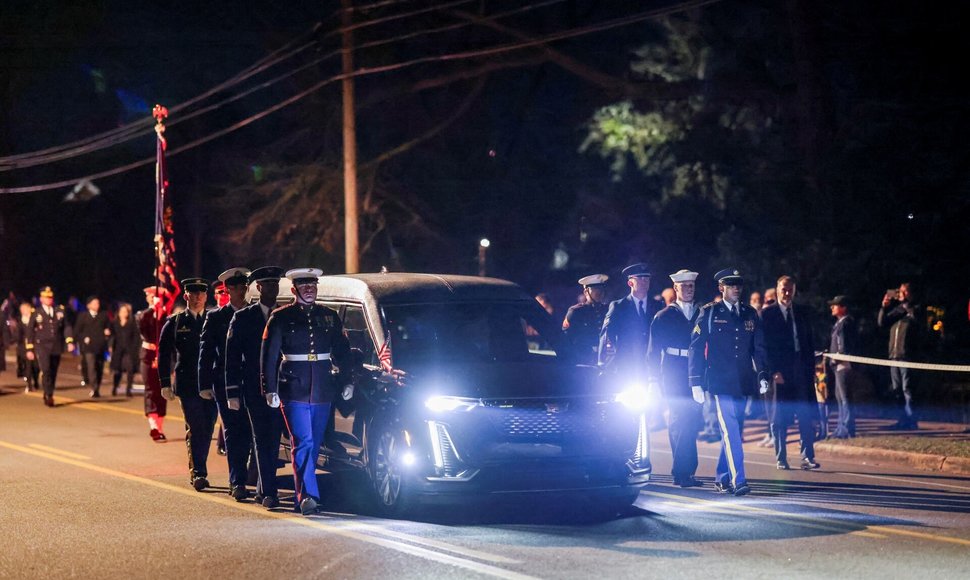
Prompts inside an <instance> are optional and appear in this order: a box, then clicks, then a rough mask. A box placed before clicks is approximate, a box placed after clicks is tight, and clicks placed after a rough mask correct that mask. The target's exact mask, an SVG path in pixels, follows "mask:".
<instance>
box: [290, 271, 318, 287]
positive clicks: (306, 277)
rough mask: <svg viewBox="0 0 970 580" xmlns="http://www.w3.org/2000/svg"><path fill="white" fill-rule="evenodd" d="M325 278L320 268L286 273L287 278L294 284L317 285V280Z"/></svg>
mask: <svg viewBox="0 0 970 580" xmlns="http://www.w3.org/2000/svg"><path fill="white" fill-rule="evenodd" d="M320 276H323V270H321V269H320V268H294V269H292V270H287V271H286V277H287V278H289V279H290V280H292V281H293V283H294V284H309V283H311V282H312V283H313V284H316V283H317V278H319V277H320Z"/></svg>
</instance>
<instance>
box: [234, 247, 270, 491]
mask: <svg viewBox="0 0 970 580" xmlns="http://www.w3.org/2000/svg"><path fill="white" fill-rule="evenodd" d="M282 276H283V269H282V268H276V267H273V266H268V267H263V268H257V269H255V270H253V272H252V273H251V274H250V275H249V278H248V282H249V283H250V284H253V283H255V284H256V289H257V290H258V291H259V302H257V303H256V304H251V305H250V306H247V307H246V308H243V309H241V310H237V311H236V313H235V314H233V316H232V320H231V321H230V322H229V333H228V335H227V338H226V396H227V397H228V398H229V400H230V401H231V400H232V399H234V398H241V399H242V408H243V409H244V410H245V412H246V414H247V416H248V417H249V424H250V428H251V430H252V433H253V439H254V444H255V449H256V463H257V467H258V470H259V479H258V481H257V482H256V498H255V499H256V502H257V503H262V504H263V506H264V507H266V508H269V509H272V508H275V507H277V506H279V504H280V502H279V495H278V489H277V485H276V462H277V459H278V457H279V452H280V436H281V435H282V434H283V414H282V413H281V412H280V410H279V409H274V408H271V407H270V406H269V405H267V404H266V398H265V397H264V396H263V393H262V390H261V389H260V384H259V356H260V348H261V347H262V344H263V330H264V329H265V328H266V321H267V320H269V315H270V313H271V312H272V311H273V309H274V308H275V307H276V298H277V295H278V294H279V290H280V284H279V281H280V277H282Z"/></svg>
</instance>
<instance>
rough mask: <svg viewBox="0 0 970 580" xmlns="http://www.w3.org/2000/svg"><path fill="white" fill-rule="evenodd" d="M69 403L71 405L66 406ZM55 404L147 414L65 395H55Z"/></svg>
mask: <svg viewBox="0 0 970 580" xmlns="http://www.w3.org/2000/svg"><path fill="white" fill-rule="evenodd" d="M24 394H25V395H27V396H28V397H36V398H40V397H43V394H40V393H24ZM65 401H66V402H67V403H70V404H66V403H65ZM54 404H55V405H57V404H61V405H64V406H66V407H70V408H78V409H84V410H85V411H114V412H115V413H125V414H128V415H138V416H139V417H144V416H145V413H144V412H143V411H138V410H137V409H129V408H128V407H119V406H118V405H111V404H108V403H95V402H94V401H86V400H84V399H74V398H71V397H65V396H64V395H54ZM165 418H166V419H171V420H175V421H185V417H183V416H182V415H175V414H172V413H168V414H167V415H166V416H165Z"/></svg>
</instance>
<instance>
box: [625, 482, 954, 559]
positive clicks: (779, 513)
mask: <svg viewBox="0 0 970 580" xmlns="http://www.w3.org/2000/svg"><path fill="white" fill-rule="evenodd" d="M640 493H644V494H647V495H652V496H655V497H659V498H663V499H668V500H674V501H686V502H693V503H698V504H705V505H712V507H715V508H721V509H723V508H727V509H731V510H738V511H749V512H753V513H761V514H766V515H775V516H776V517H784V518H790V519H795V520H799V521H803V520H804V521H809V522H816V523H818V522H821V523H823V524H827V525H836V526H842V527H843V529H844V530H845V531H852V530H851V528H849V527H848V526H849V525H850V524H844V523H842V522H838V521H833V520H826V519H822V518H816V517H814V516H806V515H803V514H795V513H789V512H782V511H777V510H772V509H768V508H759V507H755V506H751V505H744V504H739V503H730V504H728V503H721V502H715V501H711V500H707V499H701V498H697V497H689V496H681V495H676V494H671V493H661V492H656V491H642V492H640ZM859 525H861V524H859ZM865 528H866V530H870V531H871V532H875V533H877V534H880V533H881V534H895V535H899V536H908V537H914V538H921V539H924V540H932V541H937V542H946V543H951V544H958V545H961V546H970V540H965V539H963V538H954V537H952V536H941V535H937V534H929V533H926V532H913V531H910V530H902V529H898V528H891V527H887V526H868V525H867V526H866V527H865Z"/></svg>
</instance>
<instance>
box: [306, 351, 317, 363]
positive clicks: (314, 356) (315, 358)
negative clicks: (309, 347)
mask: <svg viewBox="0 0 970 580" xmlns="http://www.w3.org/2000/svg"><path fill="white" fill-rule="evenodd" d="M306 359H307V360H308V361H311V362H313V361H316V360H317V355H315V354H313V353H310V354H308V355H307V356H306Z"/></svg>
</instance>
